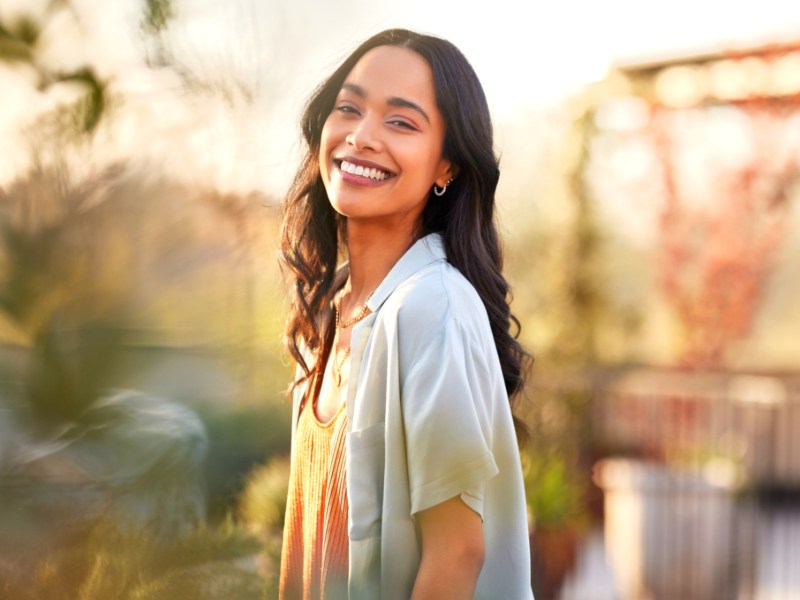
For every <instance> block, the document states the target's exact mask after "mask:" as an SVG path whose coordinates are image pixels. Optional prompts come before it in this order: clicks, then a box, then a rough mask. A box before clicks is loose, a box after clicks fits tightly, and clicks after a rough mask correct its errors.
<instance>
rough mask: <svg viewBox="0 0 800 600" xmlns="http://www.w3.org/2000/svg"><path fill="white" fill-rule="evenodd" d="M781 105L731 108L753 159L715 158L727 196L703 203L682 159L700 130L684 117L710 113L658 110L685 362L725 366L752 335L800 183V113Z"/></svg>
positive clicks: (667, 281) (673, 302) (664, 231)
mask: <svg viewBox="0 0 800 600" xmlns="http://www.w3.org/2000/svg"><path fill="white" fill-rule="evenodd" d="M776 104H778V106H777V107H776V108H772V109H771V107H770V106H769V104H766V105H765V104H763V103H759V104H754V105H744V106H741V107H729V108H728V111H730V113H732V115H735V114H736V113H738V115H739V118H740V119H741V120H742V121H743V122H745V123H746V129H747V136H748V139H747V140H746V143H747V144H748V145H749V146H750V147H749V148H748V150H749V153H748V155H749V158H748V159H745V160H743V161H739V162H738V163H737V164H735V165H734V166H729V165H725V161H724V160H722V158H721V157H717V158H716V160H714V159H713V158H712V159H711V160H709V161H708V162H709V165H708V167H709V168H708V170H707V185H709V186H713V187H715V188H716V190H717V194H716V195H717V196H718V198H716V199H715V200H716V201H714V202H711V203H708V204H705V205H701V206H698V205H697V203H696V202H695V203H694V204H693V203H692V199H691V195H692V192H691V190H690V188H689V186H688V185H687V179H688V177H689V174H688V173H687V169H686V164H685V162H686V161H685V159H684V160H681V156H680V152H681V149H683V150H684V151H685V150H686V149H687V143H694V144H699V140H697V139H693V140H692V141H687V139H686V138H687V137H689V138H691V134H688V135H687V132H686V131H685V128H682V127H681V126H680V121H681V120H683V119H687V118H688V119H694V120H696V121H698V122H701V121H702V120H703V118H704V117H705V118H706V119H708V118H710V117H709V113H708V112H707V110H701V109H695V110H694V111H688V110H684V111H676V110H668V109H664V108H662V107H656V108H654V109H653V115H652V120H651V131H652V135H653V139H654V148H655V151H656V152H657V154H658V156H659V158H660V161H659V162H660V166H661V173H662V179H663V186H662V189H663V198H664V208H663V211H662V217H661V232H660V234H661V235H660V245H661V281H660V283H661V287H662V289H663V291H664V293H665V296H666V298H667V300H668V302H669V303H670V306H671V307H672V308H673V312H674V313H675V315H676V317H677V321H678V323H679V325H680V328H681V333H682V337H683V346H682V348H681V349H680V355H679V358H678V362H679V363H680V364H681V365H682V366H691V367H706V368H707V367H712V368H713V367H719V366H721V365H722V364H723V362H724V360H725V353H726V351H727V350H728V349H729V348H730V347H731V345H732V344H733V343H735V342H736V341H738V340H740V339H742V338H744V337H745V336H746V335H747V333H748V332H749V330H750V328H751V325H752V323H753V321H754V319H755V316H756V314H757V310H758V308H759V306H760V304H761V300H762V297H763V295H764V290H765V287H766V284H767V282H768V275H769V274H770V272H771V271H772V267H773V266H774V264H775V260H776V258H777V255H778V250H779V249H780V248H781V244H782V242H783V240H784V238H785V235H786V231H787V227H786V224H787V219H786V215H787V212H788V208H789V204H790V196H791V194H790V192H791V191H792V188H793V186H794V185H795V184H796V183H797V182H798V181H800V163H799V162H798V161H797V157H796V154H795V152H796V148H794V149H792V147H791V146H790V145H788V144H787V141H788V136H787V135H786V133H785V131H786V129H787V123H789V122H791V118H792V116H794V113H796V112H797V111H798V109H794V110H792V106H791V105H790V106H788V107H785V106H783V105H782V103H776ZM687 113H688V114H687ZM681 138H684V139H681Z"/></svg>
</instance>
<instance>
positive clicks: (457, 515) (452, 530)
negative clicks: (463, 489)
mask: <svg viewBox="0 0 800 600" xmlns="http://www.w3.org/2000/svg"><path fill="white" fill-rule="evenodd" d="M416 520H417V523H418V526H419V530H420V534H421V537H422V559H421V561H420V566H419V571H418V572H417V579H416V581H415V583H414V591H413V593H412V594H411V600H435V599H440V598H441V599H445V598H446V599H447V600H457V599H462V598H464V599H466V598H472V597H473V595H474V594H475V585H476V583H477V581H478V575H479V574H480V571H481V567H482V566H483V551H484V550H483V522H482V521H481V518H480V516H479V515H478V513H476V512H475V511H473V510H472V509H471V508H469V507H468V506H467V505H466V504H464V502H463V501H462V500H461V498H459V497H455V498H451V499H450V500H447V501H445V502H442V503H441V504H437V505H436V506H432V507H431V508H428V509H426V510H423V511H421V512H419V513H418V514H417V515H416Z"/></svg>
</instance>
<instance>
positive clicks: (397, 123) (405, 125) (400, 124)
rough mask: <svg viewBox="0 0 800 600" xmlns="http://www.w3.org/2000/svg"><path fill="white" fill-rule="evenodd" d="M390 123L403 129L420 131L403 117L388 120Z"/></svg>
mask: <svg viewBox="0 0 800 600" xmlns="http://www.w3.org/2000/svg"><path fill="white" fill-rule="evenodd" d="M387 122H388V123H389V125H394V126H396V127H400V128H401V129H408V130H409V131H419V130H418V129H417V128H416V127H414V125H412V124H411V123H409V122H408V121H404V120H403V119H392V120H390V121H387Z"/></svg>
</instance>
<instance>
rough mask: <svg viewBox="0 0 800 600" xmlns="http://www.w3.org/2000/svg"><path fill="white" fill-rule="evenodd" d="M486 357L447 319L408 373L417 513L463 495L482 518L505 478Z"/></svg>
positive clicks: (406, 407)
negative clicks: (490, 485)
mask: <svg viewBox="0 0 800 600" xmlns="http://www.w3.org/2000/svg"><path fill="white" fill-rule="evenodd" d="M426 342H427V340H426ZM487 359H488V357H487V356H486V355H485V350H484V349H482V348H481V346H480V344H479V343H478V341H477V340H474V339H473V338H472V336H470V335H468V334H467V333H466V332H465V331H463V330H462V328H461V327H459V324H458V323H457V322H456V321H455V320H453V319H448V321H447V322H446V323H445V324H444V325H443V327H442V328H441V330H439V331H438V332H437V333H435V334H433V335H432V336H431V340H430V341H429V342H427V347H426V348H425V350H424V352H422V354H421V355H420V356H419V357H418V358H417V359H416V360H414V361H413V364H412V365H411V366H410V367H409V369H408V372H407V373H406V374H402V373H401V378H402V389H401V398H402V405H403V424H404V427H405V433H406V453H407V461H408V473H409V488H410V492H411V513H412V515H413V514H416V513H418V512H420V511H422V510H425V509H427V508H430V507H432V506H435V505H437V504H440V503H441V502H444V501H446V500H449V499H450V498H453V497H455V496H461V498H462V499H463V500H464V502H465V503H466V504H467V505H468V506H469V507H470V508H472V509H473V510H475V511H476V512H477V513H478V514H479V515H480V516H481V518H483V489H484V487H485V483H486V481H487V480H489V479H490V478H492V477H494V476H495V475H496V474H497V473H498V468H497V465H496V463H495V459H494V456H493V455H492V451H491V448H492V414H493V411H492V406H491V402H492V401H493V397H492V378H491V373H490V371H489V369H488V367H487V365H488V363H489V361H488V360H487Z"/></svg>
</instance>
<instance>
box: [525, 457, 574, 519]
mask: <svg viewBox="0 0 800 600" xmlns="http://www.w3.org/2000/svg"><path fill="white" fill-rule="evenodd" d="M523 469H524V473H525V492H526V497H527V502H528V508H529V510H530V512H531V517H532V521H533V523H534V526H535V527H536V528H552V527H556V526H562V527H563V526H572V527H578V528H580V527H583V526H584V525H585V523H586V519H587V512H586V504H585V502H586V494H587V491H588V481H587V480H586V478H585V476H584V474H583V473H582V472H581V471H580V470H578V469H577V468H576V466H575V465H574V464H572V463H571V462H570V461H569V460H568V458H567V456H565V455H564V454H561V453H559V452H555V451H552V450H550V451H545V452H529V453H527V454H525V455H523Z"/></svg>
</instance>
